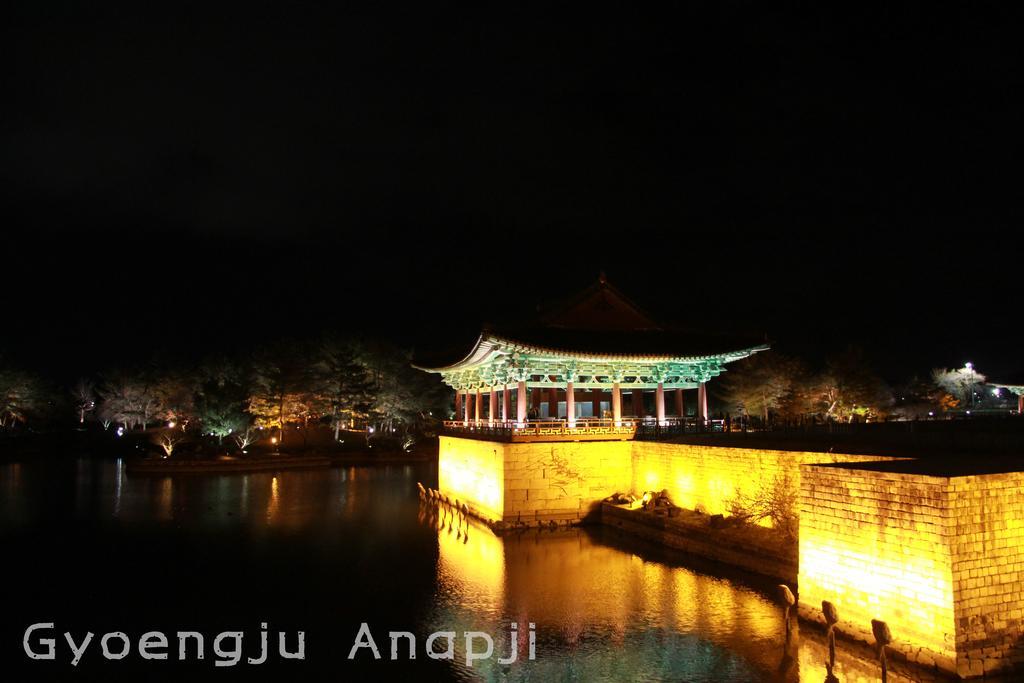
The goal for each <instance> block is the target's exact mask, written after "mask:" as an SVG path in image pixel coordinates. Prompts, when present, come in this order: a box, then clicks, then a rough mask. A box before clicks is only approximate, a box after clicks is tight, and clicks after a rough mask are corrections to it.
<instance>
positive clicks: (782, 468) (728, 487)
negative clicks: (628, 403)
mask: <svg viewBox="0 0 1024 683" xmlns="http://www.w3.org/2000/svg"><path fill="white" fill-rule="evenodd" d="M881 459H887V458H883V457H882V456H870V455H848V454H842V453H811V452H807V451H773V450H761V449H751V448H721V447H718V446H702V445H691V444H672V443H658V442H655V441H634V442H633V480H632V486H631V488H632V490H633V492H634V493H637V494H641V493H643V492H644V491H660V490H662V489H667V490H668V494H669V497H670V498H671V499H672V502H674V503H675V504H676V505H679V506H681V507H685V508H689V509H691V510H696V509H698V506H699V507H700V508H702V509H703V510H704V511H705V512H707V513H708V514H712V515H714V514H727V513H728V512H729V509H728V508H729V505H728V503H729V500H730V499H732V498H734V497H735V495H736V492H737V491H743V492H745V493H747V494H752V493H754V492H756V491H757V490H758V489H760V488H763V487H768V486H771V485H772V483H773V482H774V481H775V479H776V478H784V477H788V478H789V481H790V485H791V486H792V488H793V490H794V491H795V490H796V489H798V488H799V486H800V466H801V465H803V464H807V463H823V462H824V463H834V462H869V461H874V460H881ZM766 524H767V523H766Z"/></svg>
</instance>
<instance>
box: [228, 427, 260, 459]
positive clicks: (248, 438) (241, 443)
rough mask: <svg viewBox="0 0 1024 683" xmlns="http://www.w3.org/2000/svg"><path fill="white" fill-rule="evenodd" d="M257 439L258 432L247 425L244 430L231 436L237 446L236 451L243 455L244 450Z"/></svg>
mask: <svg viewBox="0 0 1024 683" xmlns="http://www.w3.org/2000/svg"><path fill="white" fill-rule="evenodd" d="M259 437H260V433H259V430H258V429H256V428H255V427H253V426H252V425H248V426H247V427H246V428H245V429H240V430H238V431H237V432H236V433H235V434H234V435H233V436H232V438H233V439H234V440H235V443H236V444H238V449H239V450H240V451H242V452H243V453H244V452H245V449H246V448H248V447H249V446H251V445H253V444H254V443H256V441H257V440H258V439H259Z"/></svg>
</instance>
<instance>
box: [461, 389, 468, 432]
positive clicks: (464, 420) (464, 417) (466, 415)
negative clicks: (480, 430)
mask: <svg viewBox="0 0 1024 683" xmlns="http://www.w3.org/2000/svg"><path fill="white" fill-rule="evenodd" d="M462 407H463V410H465V411H466V412H465V414H464V416H463V423H464V424H465V425H466V426H467V427H468V426H469V389H466V400H465V401H463V405H462Z"/></svg>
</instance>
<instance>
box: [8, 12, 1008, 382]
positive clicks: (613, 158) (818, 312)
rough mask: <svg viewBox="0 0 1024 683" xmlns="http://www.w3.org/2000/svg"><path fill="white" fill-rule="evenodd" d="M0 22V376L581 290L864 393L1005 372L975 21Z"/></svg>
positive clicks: (461, 18)
mask: <svg viewBox="0 0 1024 683" xmlns="http://www.w3.org/2000/svg"><path fill="white" fill-rule="evenodd" d="M20 4H21V6H20V7H18V6H15V7H13V8H9V9H5V11H4V16H3V20H2V21H0V54H2V57H3V64H4V69H3V73H2V75H0V83H2V86H3V93H4V98H3V99H4V101H5V104H4V105H3V110H2V111H3V114H2V116H0V183H2V196H0V201H2V205H0V208H2V224H3V228H2V230H3V234H2V235H0V253H2V266H0V267H2V270H3V278H2V281H3V282H4V288H3V297H2V300H0V310H2V314H0V326H2V327H3V328H4V329H3V332H2V334H0V345H3V346H6V347H7V349H8V353H7V355H8V356H9V357H10V358H13V359H16V360H17V361H18V362H21V363H23V364H27V365H33V366H36V367H40V368H45V369H47V370H49V371H50V372H51V373H52V374H54V375H56V376H61V377H64V376H73V375H74V374H75V373H77V372H80V371H85V372H92V371H95V370H96V369H100V368H102V367H104V366H106V365H109V364H111V363H117V362H130V361H131V360H135V359H138V358H141V357H144V356H145V355H147V354H149V353H152V352H153V351H155V350H158V349H165V350H166V349H171V350H174V351H175V352H177V353H181V354H184V355H188V354H196V353H200V352H202V351H204V350H206V349H214V348H228V349H229V348H233V347H241V346H245V345H248V344H250V343H253V342H259V341H261V340H264V339H269V338H272V337H274V336H279V335H288V336H293V337H302V336H304V335H307V334H314V333H317V332H319V331H322V330H325V329H335V330H339V331H348V332H354V333H358V334H384V335H387V336H390V337H393V338H395V339H396V340H397V341H399V342H401V343H404V344H416V345H423V344H427V343H430V342H432V341H435V340H437V339H438V338H440V337H443V336H446V335H450V334H455V333H456V332H457V331H463V330H465V329H475V328H476V327H477V325H478V323H479V322H480V321H481V320H494V319H499V318H501V317H503V316H504V315H506V314H507V313H508V312H509V311H512V310H519V309H529V308H530V307H532V306H533V305H534V304H536V303H537V302H538V301H542V300H544V299H548V298H551V297H557V296H561V295H564V294H567V293H569V292H571V291H573V290H575V289H579V288H581V287H583V286H585V285H587V284H589V283H590V282H592V281H593V280H594V279H595V278H596V277H597V275H598V273H599V272H600V271H601V270H604V271H606V272H607V273H608V276H609V278H610V280H611V281H612V282H613V283H614V284H616V285H618V286H619V287H620V288H621V289H623V290H625V291H626V292H627V293H628V294H630V295H631V296H632V297H633V298H634V299H636V300H638V301H639V302H641V303H643V304H646V305H647V306H648V307H649V308H651V309H653V310H655V311H659V312H661V313H662V315H664V316H665V317H667V318H675V319H678V320H682V321H684V322H686V323H688V324H691V325H692V326H694V327H695V328H705V329H723V330H729V331H750V332H755V333H759V334H760V333H765V332H766V333H768V334H769V335H770V336H771V338H772V339H774V340H776V342H777V344H778V346H779V347H780V348H783V349H786V350H791V351H794V352H799V353H802V354H807V355H809V356H811V357H812V358H813V357H820V356H822V355H823V354H825V353H827V352H829V351H831V350H836V349H840V348H842V347H843V346H844V345H845V344H847V343H858V344H861V345H862V346H864V347H865V348H866V350H867V352H868V353H869V355H870V356H871V357H872V358H873V359H874V360H875V362H876V364H877V365H878V367H879V368H880V369H881V370H882V371H883V372H884V373H885V374H886V375H887V376H889V377H890V378H891V379H894V380H897V379H901V378H903V377H906V376H909V375H912V374H914V373H922V374H923V373H927V372H928V370H929V369H930V368H931V367H933V366H938V365H946V366H953V365H960V364H962V363H963V362H964V361H966V360H972V361H973V362H974V363H975V364H976V366H977V367H978V368H979V369H980V370H981V371H982V372H989V374H990V375H1000V374H1008V373H1013V372H1016V371H1019V370H1021V369H1024V360H1022V359H1021V354H1020V350H1021V341H1020V340H1021V335H1020V333H1019V332H1017V331H1016V329H1015V328H1016V318H1019V316H1020V310H1019V309H1020V301H1021V294H1020V292H1021V290H1022V280H1021V275H1020V262H1021V258H1020V251H1019V248H1018V239H1019V234H1020V225H1021V218H1022V209H1021V206H1022V198H1021V196H1020V195H1021V173H1020V169H1019V165H1020V163H1021V159H1022V154H1021V152H1022V149H1021V146H1022V145H1021V143H1022V134H1021V127H1022V124H1024V116H1022V114H1024V102H1022V99H1024V88H1022V86H1024V83H1022V73H1021V62H1020V60H1019V55H1018V49H1017V48H1018V47H1019V35H1018V28H1019V26H1020V24H1019V22H1018V21H1016V17H1014V16H1009V15H1003V14H1001V13H1000V12H1002V10H999V9H998V8H995V7H990V6H988V5H983V4H981V3H972V4H970V5H964V6H962V7H961V8H960V9H958V10H956V12H957V13H956V14H938V10H937V9H936V8H935V7H934V6H931V5H926V6H922V7H921V8H918V9H907V8H902V9H897V8H892V7H889V8H868V7H866V6H863V5H861V6H859V7H860V10H859V12H858V13H857V14H849V15H848V14H843V13H840V12H838V11H836V10H826V9H822V8H813V7H805V8H803V9H802V10H800V11H799V12H797V11H794V12H792V13H790V14H779V13H777V10H770V9H769V8H768V7H766V6H765V3H757V2H750V3H734V2H708V3H688V4H687V8H686V9H680V8H677V9H676V10H674V13H672V14H663V13H661V12H660V11H659V10H658V9H657V8H647V9H643V8H638V7H636V5H637V4H638V3H624V4H621V5H616V6H598V5H594V4H590V3H585V4H584V3H581V4H580V5H578V6H577V7H575V8H569V7H567V6H560V9H558V10H555V9H552V7H551V6H550V4H540V5H536V6H532V5H531V6H517V5H518V3H504V4H503V5H501V6H499V7H492V8H490V9H481V8H479V7H475V6H473V4H471V3H464V4H462V5H460V6H448V5H441V4H437V3H418V6H419V9H417V10H412V11H410V10H409V9H408V8H404V7H398V6H393V7H392V8H391V9H390V11H385V10H386V7H385V6H384V5H382V4H380V3H364V4H358V5H347V4H346V3H325V4H323V5H314V4H306V3H301V4H298V3H292V4H289V3H276V4H273V5H271V4H263V3H246V4H244V5H238V6H229V5H219V6H217V7H214V6H213V3H208V2H202V3H182V2H179V3H170V4H166V3H161V4H158V3H131V4H125V5H123V6H116V5H110V4H106V3H68V4H67V6H63V5H61V4H60V3H38V2H31V3H29V2H25V3H20ZM136 5H137V6H136ZM371 9H372V13H371Z"/></svg>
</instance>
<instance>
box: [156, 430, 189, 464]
mask: <svg viewBox="0 0 1024 683" xmlns="http://www.w3.org/2000/svg"><path fill="white" fill-rule="evenodd" d="M184 440H185V434H184V433H183V432H182V431H180V430H177V429H165V430H162V431H161V432H160V433H159V434H157V437H156V443H157V445H158V446H160V448H162V449H163V450H164V454H165V456H164V457H167V458H169V457H171V454H172V453H174V449H175V448H176V447H177V446H178V444H179V443H181V442H182V441H184Z"/></svg>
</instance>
